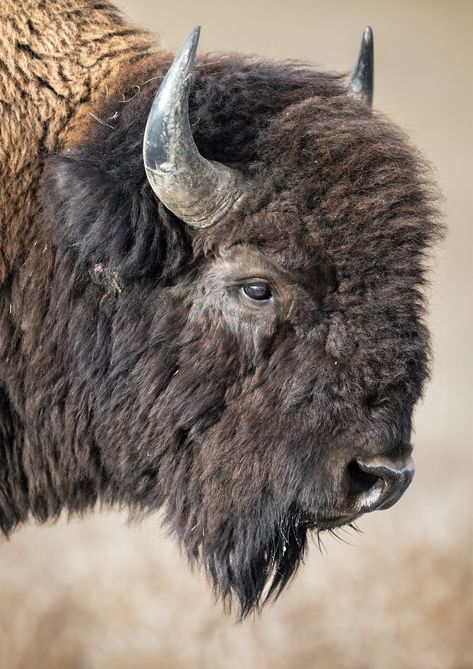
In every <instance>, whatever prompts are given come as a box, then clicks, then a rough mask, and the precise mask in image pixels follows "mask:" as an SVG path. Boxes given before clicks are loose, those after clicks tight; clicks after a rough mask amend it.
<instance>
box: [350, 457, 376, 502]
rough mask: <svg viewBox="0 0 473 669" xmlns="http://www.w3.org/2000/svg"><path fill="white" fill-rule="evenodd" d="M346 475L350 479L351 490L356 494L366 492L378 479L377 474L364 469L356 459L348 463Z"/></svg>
mask: <svg viewBox="0 0 473 669" xmlns="http://www.w3.org/2000/svg"><path fill="white" fill-rule="evenodd" d="M348 476H349V479H350V490H351V492H353V493H355V494H358V493H360V492H368V490H371V488H372V487H373V486H374V485H375V483H376V482H377V481H378V480H379V476H377V475H376V474H372V473H370V472H367V471H364V470H363V469H362V468H361V467H360V465H359V464H358V462H357V461H356V460H352V461H351V462H350V463H349V465H348Z"/></svg>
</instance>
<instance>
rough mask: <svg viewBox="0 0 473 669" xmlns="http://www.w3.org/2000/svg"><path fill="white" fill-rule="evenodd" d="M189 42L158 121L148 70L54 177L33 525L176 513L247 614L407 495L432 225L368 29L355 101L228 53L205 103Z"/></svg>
mask: <svg viewBox="0 0 473 669" xmlns="http://www.w3.org/2000/svg"><path fill="white" fill-rule="evenodd" d="M197 38H198V31H195V32H194V33H192V35H191V36H190V38H189V40H188V41H187V42H186V44H185V45H184V47H183V49H182V50H181V52H180V54H179V55H178V56H177V58H176V60H175V61H174V64H173V65H172V67H171V68H170V70H169V72H168V74H167V77H166V78H165V80H164V82H163V84H162V86H161V88H160V92H159V94H158V97H157V98H156V99H155V101H154V103H152V102H151V97H152V94H153V93H154V90H155V87H156V80H158V83H159V80H160V79H162V75H163V72H164V71H165V70H166V69H167V68H168V66H169V61H165V59H164V60H163V61H162V62H160V63H158V65H156V57H152V56H150V57H149V58H148V60H147V61H145V64H144V65H143V64H141V65H140V67H141V68H142V70H140V72H139V74H141V81H144V80H145V79H146V82H145V84H143V85H142V86H141V87H140V89H139V93H138V94H135V95H134V96H131V97H133V99H130V100H127V99H126V98H125V99H124V100H122V99H120V98H119V97H116V98H113V99H112V98H111V97H110V96H109V99H108V101H105V102H104V105H103V109H102V112H101V113H100V114H98V116H97V117H100V118H101V119H107V122H106V123H102V124H96V125H94V126H92V127H90V128H89V131H88V133H87V136H86V137H84V138H83V139H82V140H81V141H80V142H78V143H77V145H75V146H74V147H69V148H68V149H67V150H65V151H64V152H63V153H62V154H60V155H57V156H54V157H52V158H51V159H50V160H49V167H48V177H47V179H46V181H45V185H44V187H43V191H42V198H43V203H44V216H45V221H46V224H47V225H49V226H50V229H51V238H52V242H53V245H54V250H55V254H54V259H53V261H52V264H51V267H50V268H49V269H48V275H47V277H48V278H46V279H45V286H46V288H44V294H43V296H42V298H41V299H37V303H34V302H33V301H32V299H31V300H30V309H29V312H28V319H30V321H31V322H34V323H37V324H39V325H38V327H37V328H36V330H35V332H36V338H35V340H34V342H31V345H30V348H31V351H32V353H31V355H30V359H29V360H28V364H27V365H26V369H25V370H24V378H23V380H22V383H24V387H26V388H29V389H30V391H29V394H28V397H27V398H26V400H25V408H24V416H25V418H24V423H25V433H26V435H27V438H28V442H29V443H30V444H33V443H34V444H35V452H36V453H37V454H38V453H39V454H41V453H43V454H45V455H44V461H43V463H42V465H41V466H42V468H43V469H42V471H45V472H48V474H47V475H46V474H45V479H44V480H45V485H44V486H43V487H42V490H43V492H42V493H41V495H40V494H39V493H38V496H37V497H38V499H39V500H40V502H41V503H40V502H39V501H38V499H37V498H36V497H35V496H34V490H33V491H31V488H30V495H31V498H32V501H31V503H30V507H31V510H32V511H33V513H34V514H35V515H37V516H39V517H43V516H44V517H45V516H47V515H51V513H55V512H57V511H58V510H59V508H60V507H64V506H66V507H67V508H69V509H70V510H72V511H78V510H82V509H84V508H87V507H89V506H91V505H92V504H94V502H95V501H96V500H101V501H102V502H105V503H118V504H124V505H126V506H128V507H131V508H132V509H134V510H137V511H140V512H142V511H151V510H155V509H158V508H163V509H164V514H165V518H166V521H167V523H168V524H169V525H170V527H171V528H172V530H173V532H174V533H175V534H176V535H177V536H178V538H179V540H180V541H181V543H182V545H183V546H184V547H185V550H186V552H187V553H188V555H189V556H190V558H191V560H193V561H194V560H195V561H198V562H199V563H200V564H202V565H204V567H205V568H206V570H207V571H208V573H209V574H210V576H211V578H212V580H213V582H214V584H215V586H216V588H217V590H218V591H219V592H220V593H221V594H222V595H223V596H224V597H225V598H229V597H231V595H232V594H236V595H237V597H238V599H239V601H240V603H241V609H242V613H243V614H246V613H248V612H249V611H251V610H252V609H254V607H257V606H258V605H259V604H260V603H261V602H263V601H264V599H265V598H266V597H267V596H268V595H271V594H277V593H278V592H280V591H281V589H282V588H283V587H284V585H285V584H286V583H287V581H288V579H289V578H290V577H291V575H292V574H293V573H294V571H295V569H296V567H297V565H298V564H299V561H300V559H301V557H302V555H303V553H304V549H305V546H306V538H307V535H308V532H309V531H311V530H314V531H316V532H320V531H322V530H325V529H333V528H336V527H338V526H340V525H343V524H347V523H351V522H352V521H353V520H355V519H356V518H358V517H359V516H360V515H361V514H363V513H365V512H367V511H373V510H374V509H384V508H388V507H389V506H391V505H392V504H394V503H395V502H396V501H397V500H398V499H399V497H400V496H401V495H402V493H403V492H404V490H405V489H406V487H407V486H408V485H409V483H410V481H411V478H412V475H413V464H412V460H411V449H412V447H411V416H412V411H413V407H414V404H415V402H416V400H417V399H418V398H419V396H420V393H421V390H422V385H423V383H424V380H425V378H426V375H427V367H428V357H429V351H428V333H427V330H426V327H425V325H424V323H423V311H424V309H423V297H422V294H421V292H420V289H421V287H422V284H423V282H424V268H423V259H424V257H425V254H426V251H427V249H428V248H429V246H430V245H431V243H432V241H433V240H434V238H435V237H436V236H437V234H438V229H439V228H438V224H437V223H436V219H435V211H434V207H433V204H432V202H433V199H432V193H431V188H430V186H429V182H428V179H427V177H426V169H425V166H424V164H423V163H422V161H421V159H420V158H419V156H418V155H417V154H416V153H415V152H414V151H413V149H412V148H410V147H409V145H408V143H407V142H406V140H405V138H404V137H403V135H402V134H401V133H400V132H399V131H398V130H397V129H395V128H394V127H393V126H392V125H391V124H390V123H389V122H387V121H386V120H385V119H383V117H382V116H380V115H378V114H376V113H373V111H372V110H371V108H370V106H369V104H366V103H367V102H368V103H369V102H370V99H371V92H372V89H371V81H372V67H371V63H372V51H371V49H372V42H371V33H370V31H369V30H367V32H366V33H365V36H364V41H363V45H362V51H361V56H360V61H359V63H358V66H357V68H356V69H355V73H354V75H353V77H352V80H351V83H350V85H349V87H348V90H347V89H346V88H345V85H344V84H343V82H342V80H341V77H338V76H335V75H327V74H321V73H318V72H315V71H313V70H311V69H309V68H306V67H302V66H299V65H289V64H282V65H278V64H269V63H264V62H254V61H251V60H248V59H244V58H241V57H237V56H232V57H220V58H219V57H214V58H210V57H209V58H205V59H203V60H202V61H201V62H200V64H199V67H198V68H196V69H195V71H194V75H193V85H192V88H191V72H192V70H193V66H194V58H195V50H196V46H197ZM153 58H154V60H153ZM156 71H157V72H158V75H156ZM153 74H154V76H153ZM137 76H138V74H137V72H136V71H134V72H133V77H135V78H134V79H131V74H130V73H128V74H127V77H128V84H130V82H132V83H135V82H136V80H137V79H136V77H137ZM189 92H190V99H189ZM135 93H136V89H135ZM150 106H151V111H149V110H150ZM189 110H190V111H189ZM189 114H190V116H189ZM147 118H148V123H147V127H146V131H145V122H146V119H147ZM189 118H190V120H189ZM191 128H192V131H191ZM143 136H144V137H145V142H144V166H143V162H142V152H141V147H142V141H143ZM197 147H198V148H197ZM35 289H36V291H37V290H38V286H36V287H35ZM25 290H26V289H25ZM32 290H33V289H32V288H31V291H32ZM31 294H32V295H33V292H32V293H31ZM34 294H35V295H36V296H37V294H38V293H37V292H36V293H34ZM30 329H31V328H30ZM51 453H52V454H51ZM38 471H39V469H38ZM45 488H47V489H48V493H47V494H45V493H44V489H45ZM38 489H39V488H38ZM35 500H36V501H35Z"/></svg>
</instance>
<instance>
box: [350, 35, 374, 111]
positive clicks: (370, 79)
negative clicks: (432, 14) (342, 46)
mask: <svg viewBox="0 0 473 669" xmlns="http://www.w3.org/2000/svg"><path fill="white" fill-rule="evenodd" d="M373 87H374V44H373V31H372V29H371V28H370V26H366V28H365V30H364V32H363V38H362V40H361V47H360V53H359V55H358V61H357V63H356V65H355V67H354V69H353V72H352V75H351V78H350V83H349V84H348V95H350V96H352V97H354V98H356V99H357V100H360V101H361V102H364V104H365V105H366V106H367V107H372V106H373Z"/></svg>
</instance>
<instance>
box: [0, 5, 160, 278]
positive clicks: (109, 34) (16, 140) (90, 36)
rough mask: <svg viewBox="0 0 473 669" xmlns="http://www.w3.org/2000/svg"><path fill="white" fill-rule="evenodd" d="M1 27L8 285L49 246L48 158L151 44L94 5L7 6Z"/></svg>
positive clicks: (0, 130) (0, 180)
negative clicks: (43, 226) (45, 213)
mask: <svg viewBox="0 0 473 669" xmlns="http://www.w3.org/2000/svg"><path fill="white" fill-rule="evenodd" d="M104 6H105V9H104ZM0 25H1V27H2V30H1V34H0V108H1V112H0V113H1V119H2V120H1V124H0V210H1V219H0V239H1V240H2V244H1V248H0V283H3V281H4V280H5V277H6V276H7V274H8V272H9V270H10V268H11V267H12V265H13V262H14V261H15V259H16V258H17V257H18V256H19V255H20V254H21V253H22V252H23V251H24V249H25V248H28V246H29V245H30V244H31V243H32V240H33V239H34V240H35V241H36V243H37V244H38V243H41V233H40V231H39V230H35V229H34V228H35V226H34V222H33V219H32V216H33V212H34V211H35V208H36V206H37V205H36V193H37V187H38V183H39V179H40V176H41V172H42V163H43V159H44V156H45V154H47V153H51V152H54V151H56V150H58V149H59V148H60V147H61V146H63V145H64V143H66V142H74V141H77V139H78V138H79V137H80V136H81V135H82V134H83V132H84V130H85V127H86V125H87V124H88V123H89V122H91V121H94V119H93V117H92V116H91V114H90V111H91V109H92V108H93V106H94V104H95V103H96V102H97V101H98V100H99V99H100V98H102V97H104V95H106V93H107V90H109V89H110V88H111V87H112V85H113V82H114V81H115V80H116V78H117V76H118V74H119V72H120V70H121V68H122V65H123V63H124V61H126V62H130V60H131V61H132V60H133V59H136V58H139V57H142V56H143V55H144V54H145V53H146V52H147V51H148V50H149V46H150V39H149V36H148V35H147V33H145V32H144V31H141V30H138V29H136V28H135V27H133V26H130V25H129V24H128V23H126V22H125V20H124V19H123V17H122V16H121V15H120V14H119V13H118V11H117V10H116V9H114V8H113V7H111V6H110V7H108V5H107V3H104V2H100V3H99V2H93V1H92V0H54V2H46V1H45V0H2V2H1V3H0ZM43 246H44V243H43Z"/></svg>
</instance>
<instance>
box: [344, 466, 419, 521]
mask: <svg viewBox="0 0 473 669" xmlns="http://www.w3.org/2000/svg"><path fill="white" fill-rule="evenodd" d="M348 475H349V480H350V488H351V494H353V493H355V494H356V506H357V508H358V511H359V512H360V513H367V512H368V511H374V510H375V509H389V507H390V506H392V505H393V504H395V503H396V502H397V501H398V499H399V498H400V497H401V496H402V495H403V493H404V492H405V490H406V489H407V487H408V486H409V484H410V482H411V481H412V477H413V476H414V462H413V460H412V458H411V456H410V455H408V456H406V457H404V458H402V459H398V460H392V459H391V458H389V457H387V456H376V457H369V458H368V457H367V458H364V457H359V458H356V459H355V460H352V461H351V462H350V464H349V465H348Z"/></svg>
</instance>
